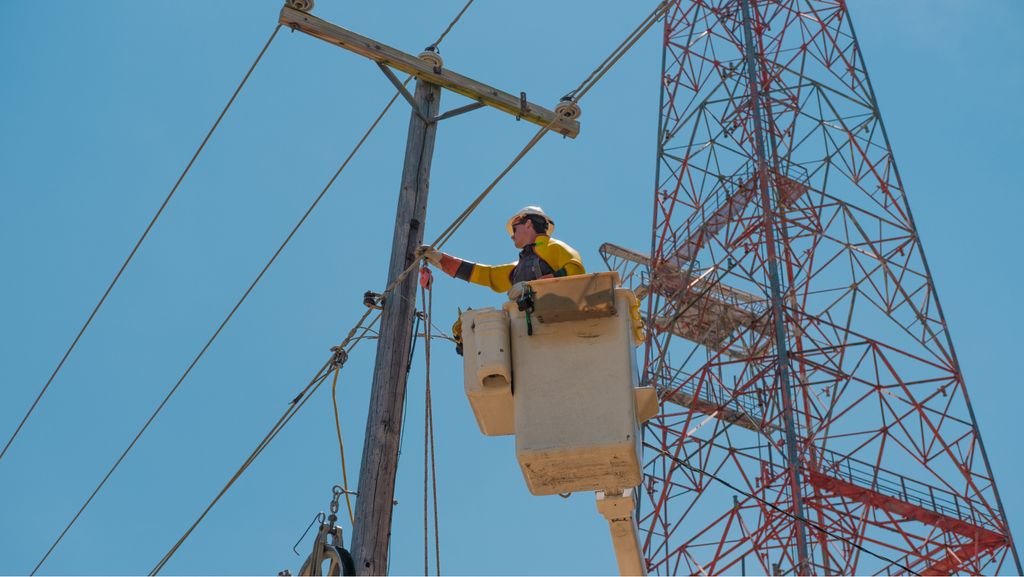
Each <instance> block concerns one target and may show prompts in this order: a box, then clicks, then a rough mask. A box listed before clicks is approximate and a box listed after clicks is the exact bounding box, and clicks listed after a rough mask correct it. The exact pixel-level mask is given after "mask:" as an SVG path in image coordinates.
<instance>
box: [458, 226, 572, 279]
mask: <svg viewBox="0 0 1024 577" xmlns="http://www.w3.org/2000/svg"><path fill="white" fill-rule="evenodd" d="M533 252H535V253H536V254H537V256H538V257H540V260H542V261H543V262H544V263H545V264H546V265H547V266H549V267H551V273H550V274H552V275H554V276H556V277H561V276H572V275H576V274H584V273H586V270H585V269H584V268H583V260H582V259H581V258H580V253H578V252H576V249H574V248H572V247H571V246H569V245H567V244H565V243H564V242H562V241H560V240H558V239H554V238H551V237H549V236H546V235H539V236H537V239H536V240H535V241H534V244H533ZM517 264H518V261H516V262H512V263H508V264H502V265H497V266H490V265H485V264H479V263H474V262H468V261H464V260H461V259H458V258H455V257H451V256H448V255H444V256H443V257H442V261H441V268H442V270H444V271H445V272H446V273H448V274H449V275H451V276H453V277H457V278H461V279H462V280H465V281H469V282H471V283H476V284H478V285H483V286H486V287H490V288H491V290H493V291H495V292H500V293H503V292H508V290H509V289H510V288H512V271H513V270H515V268H516V265H517Z"/></svg>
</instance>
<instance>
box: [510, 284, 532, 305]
mask: <svg viewBox="0 0 1024 577" xmlns="http://www.w3.org/2000/svg"><path fill="white" fill-rule="evenodd" d="M528 290H530V285H528V284H526V281H523V282H517V283H516V284H514V285H512V288H510V289H508V300H510V301H518V300H519V299H520V298H522V296H523V295H524V294H526V291H528Z"/></svg>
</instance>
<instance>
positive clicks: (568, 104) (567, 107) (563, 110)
mask: <svg viewBox="0 0 1024 577" xmlns="http://www.w3.org/2000/svg"><path fill="white" fill-rule="evenodd" d="M582 112H583V111H582V110H580V105H579V104H576V103H575V102H573V101H572V100H563V101H561V102H559V103H558V105H557V106H555V114H557V115H558V116H561V117H562V118H565V119H567V120H576V119H577V118H579V117H580V114H581V113H582Z"/></svg>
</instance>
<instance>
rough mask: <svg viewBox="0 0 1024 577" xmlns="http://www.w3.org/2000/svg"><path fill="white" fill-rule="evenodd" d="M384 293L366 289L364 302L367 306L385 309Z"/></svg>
mask: <svg viewBox="0 0 1024 577" xmlns="http://www.w3.org/2000/svg"><path fill="white" fill-rule="evenodd" d="M384 300H385V299H384V295H382V294H380V293H375V292H373V291H366V292H364V293H363V304H364V305H365V306H366V307H367V308H371V309H376V310H378V311H379V310H383V309H384Z"/></svg>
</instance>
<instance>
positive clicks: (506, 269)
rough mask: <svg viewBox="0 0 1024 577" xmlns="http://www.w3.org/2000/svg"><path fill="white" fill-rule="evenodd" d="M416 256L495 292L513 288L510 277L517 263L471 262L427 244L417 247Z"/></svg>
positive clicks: (456, 276)
mask: <svg viewBox="0 0 1024 577" xmlns="http://www.w3.org/2000/svg"><path fill="white" fill-rule="evenodd" d="M416 256H417V257H419V258H425V259H427V261H429V262H430V263H431V264H433V265H434V266H436V267H437V268H439V269H441V270H443V271H444V272H445V274H447V275H448V276H451V277H455V278H460V279H462V280H464V281H467V282H471V283H475V284H478V285H483V286H485V287H489V288H490V289H491V290H493V291H494V292H499V293H503V292H507V291H508V289H510V288H512V281H511V280H510V278H509V277H510V274H511V272H512V269H513V268H514V267H515V263H512V264H503V265H499V266H489V265H485V264H479V263H475V262H469V261H466V260H462V259H460V258H457V257H454V256H451V255H449V254H445V253H443V252H441V251H439V250H437V249H434V248H433V247H430V246H427V245H424V246H421V247H420V248H419V249H417V250H416Z"/></svg>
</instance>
